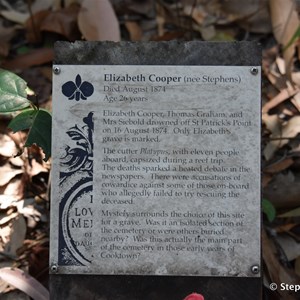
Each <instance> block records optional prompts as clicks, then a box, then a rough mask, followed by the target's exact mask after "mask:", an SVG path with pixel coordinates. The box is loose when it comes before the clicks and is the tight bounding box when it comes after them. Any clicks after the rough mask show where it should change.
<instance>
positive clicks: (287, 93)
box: [262, 87, 299, 113]
mask: <svg viewBox="0 0 300 300" xmlns="http://www.w3.org/2000/svg"><path fill="white" fill-rule="evenodd" d="M298 92H299V91H298V89H293V88H291V87H289V88H286V89H283V90H282V91H280V93H279V94H278V95H276V96H275V97H274V98H272V99H271V100H270V101H268V102H267V103H266V104H265V105H264V106H263V108H262V113H267V112H269V110H270V109H272V108H274V107H276V106H277V105H279V104H280V103H282V102H283V101H285V100H287V99H289V98H290V97H292V96H294V95H296V94H297V93H298Z"/></svg>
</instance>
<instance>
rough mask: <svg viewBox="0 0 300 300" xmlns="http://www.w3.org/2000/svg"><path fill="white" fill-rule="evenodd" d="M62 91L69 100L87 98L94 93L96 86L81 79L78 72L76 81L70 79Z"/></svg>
mask: <svg viewBox="0 0 300 300" xmlns="http://www.w3.org/2000/svg"><path fill="white" fill-rule="evenodd" d="M61 89H62V93H63V94H64V95H65V96H66V97H68V99H69V100H73V99H75V100H76V101H79V100H86V99H87V98H88V97H90V96H91V95H92V94H93V93H94V87H93V85H92V84H91V83H90V82H87V81H83V82H82V80H81V76H80V75H79V74H77V76H76V78H75V82H73V81H68V82H66V83H64V84H63V86H62V88H61Z"/></svg>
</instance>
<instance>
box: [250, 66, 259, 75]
mask: <svg viewBox="0 0 300 300" xmlns="http://www.w3.org/2000/svg"><path fill="white" fill-rule="evenodd" d="M250 72H251V74H252V75H257V74H258V68H257V67H252V68H251V70H250Z"/></svg>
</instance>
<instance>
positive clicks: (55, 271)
mask: <svg viewBox="0 0 300 300" xmlns="http://www.w3.org/2000/svg"><path fill="white" fill-rule="evenodd" d="M50 270H51V273H57V272H58V266H57V265H52V266H51V267H50Z"/></svg>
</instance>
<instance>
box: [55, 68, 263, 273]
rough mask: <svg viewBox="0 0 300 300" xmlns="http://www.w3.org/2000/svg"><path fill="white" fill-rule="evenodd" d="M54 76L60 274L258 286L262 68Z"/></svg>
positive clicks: (59, 71)
mask: <svg viewBox="0 0 300 300" xmlns="http://www.w3.org/2000/svg"><path fill="white" fill-rule="evenodd" d="M53 70H54V75H53V76H54V80H53V150H52V157H53V161H52V199H51V201H52V203H51V246H50V248H51V254H50V263H51V271H52V273H60V274H131V275H187V276H240V277H257V276H259V271H258V272H254V271H253V270H254V268H253V266H254V267H256V266H257V267H258V268H259V264H260V176H259V174H260V98H261V97H260V76H261V75H260V72H261V70H260V67H257V66H253V67H248V66H145V65H143V66H125V65H118V66H116V65H113V66H112V65H107V66H103V65H56V66H54V69H53ZM257 270H258V269H257Z"/></svg>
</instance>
